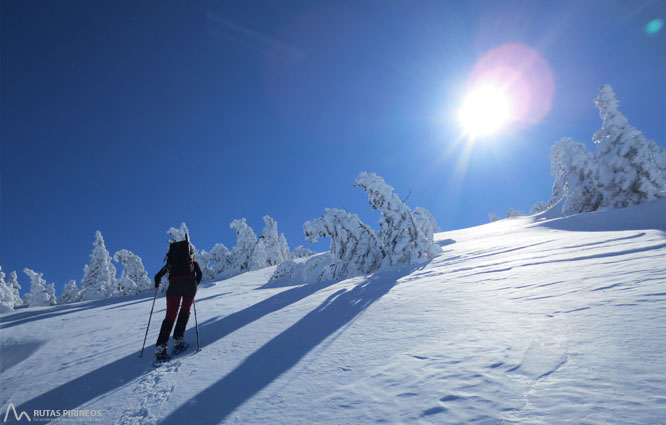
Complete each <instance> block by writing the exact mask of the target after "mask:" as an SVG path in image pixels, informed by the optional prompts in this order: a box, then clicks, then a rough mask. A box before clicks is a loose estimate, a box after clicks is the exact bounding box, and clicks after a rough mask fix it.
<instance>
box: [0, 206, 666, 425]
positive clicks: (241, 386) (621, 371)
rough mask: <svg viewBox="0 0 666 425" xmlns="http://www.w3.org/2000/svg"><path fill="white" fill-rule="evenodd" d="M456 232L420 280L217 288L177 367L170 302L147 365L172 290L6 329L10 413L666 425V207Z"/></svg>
mask: <svg viewBox="0 0 666 425" xmlns="http://www.w3.org/2000/svg"><path fill="white" fill-rule="evenodd" d="M436 238H437V240H438V241H439V243H440V244H441V245H442V247H443V250H444V253H443V254H442V255H441V256H439V257H437V258H436V259H435V260H433V261H432V262H431V263H429V264H427V265H425V266H423V267H420V268H412V269H403V270H392V271H384V272H381V273H377V274H375V275H373V276H370V277H367V278H355V279H350V280H346V281H343V282H337V283H327V284H312V285H304V286H279V287H270V285H268V284H267V282H268V278H269V276H270V274H271V273H272V271H273V268H268V269H264V270H259V271H256V272H250V273H246V274H244V275H241V276H237V277H235V278H232V279H228V280H225V281H222V282H218V283H216V284H214V285H210V286H208V287H204V288H201V289H200V292H199V293H198V295H197V304H196V305H197V313H198V319H199V324H200V326H199V330H200V335H201V343H202V346H203V350H202V351H201V352H200V353H197V354H193V350H191V351H189V352H187V353H184V354H182V355H181V356H179V357H177V358H175V359H174V360H173V361H172V362H171V363H169V364H168V365H166V366H163V367H160V368H157V369H155V368H153V367H151V366H150V365H149V362H150V358H151V356H152V344H154V341H155V339H156V337H157V330H158V327H159V323H160V321H161V320H162V318H163V316H164V308H165V302H164V298H163V297H162V296H161V297H160V298H159V299H158V301H157V305H156V308H155V310H156V312H155V315H154V316H153V323H152V325H151V331H150V334H149V337H148V341H149V347H148V348H147V350H146V351H147V354H146V356H145V357H144V358H141V359H140V358H139V357H138V355H139V351H140V348H141V343H142V341H143V336H144V332H145V326H146V323H147V320H148V313H149V311H150V306H151V301H152V294H147V295H146V296H142V297H135V298H123V299H116V300H105V301H97V302H88V303H78V304H71V305H65V306H56V307H53V308H34V309H24V310H18V311H17V312H15V313H13V314H7V315H3V316H2V331H1V332H2V336H1V342H2V363H1V369H2V372H1V374H0V377H1V379H2V390H1V393H0V403H2V404H1V406H2V411H1V414H2V418H4V414H5V412H6V409H7V406H8V404H9V403H13V404H15V405H16V406H17V411H18V412H19V413H20V412H21V411H26V412H27V413H29V414H30V415H31V416H33V417H34V412H33V410H34V409H40V410H42V411H45V410H49V409H53V410H55V411H56V412H55V413H56V414H57V413H60V414H61V415H62V414H63V411H64V410H66V409H77V410H80V411H83V412H81V413H92V414H95V415H99V416H95V417H83V418H79V419H81V420H82V422H83V423H105V424H153V423H166V424H187V423H199V424H215V423H233V424H315V423H317V424H318V423H323V424H365V423H415V424H421V423H423V424H429V423H437V424H449V423H451V424H459V423H482V424H500V423H507V424H511V423H530V424H559V423H575V424H583V423H585V424H609V423H614V424H615V423H617V424H666V373H664V371H666V200H660V201H653V202H649V203H647V204H644V205H641V206H638V207H632V208H626V209H623V210H613V211H607V212H597V213H591V214H583V215H579V216H573V217H568V218H555V219H549V218H548V215H547V213H546V214H544V215H542V216H536V217H519V218H514V219H507V220H502V221H499V222H495V223H491V224H487V225H483V226H479V227H475V228H470V229H464V230H458V231H452V232H445V233H440V234H437V235H436ZM190 325H191V327H190V329H188V331H187V333H186V337H187V338H188V339H189V340H190V342H193V343H194V342H195V339H196V338H195V332H194V328H193V326H194V320H191V323H190ZM86 410H91V411H92V412H85V411H86ZM41 413H42V414H45V413H47V412H41ZM12 420H13V415H12V414H10V419H9V421H10V422H11V421H12ZM67 420H68V419H67V418H62V417H61V418H59V421H57V422H60V423H66V422H67ZM23 422H25V419H24V420H23ZM79 423H81V422H79Z"/></svg>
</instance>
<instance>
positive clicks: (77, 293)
mask: <svg viewBox="0 0 666 425" xmlns="http://www.w3.org/2000/svg"><path fill="white" fill-rule="evenodd" d="M80 299H81V290H80V289H79V287H78V286H76V281H75V280H70V281H69V282H67V283H66V284H65V287H64V288H63V290H62V294H61V295H60V298H58V304H67V303H73V302H76V301H79V300H80Z"/></svg>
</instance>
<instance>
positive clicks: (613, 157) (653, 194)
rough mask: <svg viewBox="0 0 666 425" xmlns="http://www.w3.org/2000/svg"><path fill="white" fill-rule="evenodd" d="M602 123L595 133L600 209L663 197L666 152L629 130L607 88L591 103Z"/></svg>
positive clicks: (664, 191)
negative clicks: (601, 193) (595, 107)
mask: <svg viewBox="0 0 666 425" xmlns="http://www.w3.org/2000/svg"><path fill="white" fill-rule="evenodd" d="M594 103H595V105H596V106H597V108H599V116H600V117H601V119H602V120H603V124H602V127H601V129H600V130H598V131H597V132H596V133H594V137H593V140H594V142H595V143H597V144H598V145H597V149H596V151H595V157H596V160H597V162H598V164H599V166H600V173H599V183H600V186H601V190H602V192H603V200H602V204H601V206H602V207H612V208H622V207H626V206H629V205H637V204H640V203H642V202H645V201H650V200H653V199H657V198H663V197H666V150H664V149H663V148H661V147H659V146H658V145H657V144H656V143H655V142H654V141H652V140H647V139H646V138H645V136H643V134H642V133H641V132H640V131H638V130H637V129H635V128H634V127H632V126H631V125H630V124H629V122H628V120H627V118H626V117H625V116H624V115H622V113H621V112H620V111H618V104H619V102H618V101H617V99H616V98H615V93H614V92H613V89H612V88H611V86H609V85H604V86H602V87H601V89H600V91H599V96H598V97H597V98H596V99H595V101H594Z"/></svg>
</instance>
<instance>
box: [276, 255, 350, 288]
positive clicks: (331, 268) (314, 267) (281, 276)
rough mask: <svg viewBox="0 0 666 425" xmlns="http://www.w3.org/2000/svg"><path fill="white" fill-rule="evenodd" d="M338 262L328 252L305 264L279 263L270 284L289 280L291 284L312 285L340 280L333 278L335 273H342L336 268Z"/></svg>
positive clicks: (295, 262)
mask: <svg viewBox="0 0 666 425" xmlns="http://www.w3.org/2000/svg"><path fill="white" fill-rule="evenodd" d="M340 264H341V262H340V260H336V259H335V258H333V255H332V254H331V253H330V252H326V253H323V254H317V255H313V256H311V257H310V258H309V259H308V260H307V261H306V262H305V263H303V262H297V261H293V260H289V261H285V262H284V263H280V264H279V265H278V266H277V267H276V269H275V272H273V275H272V276H271V278H270V282H275V281H280V280H289V281H291V282H292V283H314V282H325V281H330V280H337V279H341V278H342V277H335V274H336V273H340V274H344V273H342V271H343V270H342V269H341V268H340V267H337V266H338V265H340Z"/></svg>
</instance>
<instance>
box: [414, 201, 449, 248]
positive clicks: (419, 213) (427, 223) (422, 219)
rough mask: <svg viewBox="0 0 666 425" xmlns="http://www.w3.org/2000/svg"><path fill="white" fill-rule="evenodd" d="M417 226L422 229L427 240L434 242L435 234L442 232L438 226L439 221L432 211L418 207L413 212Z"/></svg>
mask: <svg viewBox="0 0 666 425" xmlns="http://www.w3.org/2000/svg"><path fill="white" fill-rule="evenodd" d="M412 215H413V216H414V221H415V222H416V225H417V226H418V227H419V229H421V231H422V232H423V234H424V235H425V237H426V239H428V240H432V239H433V236H434V234H435V233H438V232H441V231H442V229H441V228H440V227H439V225H438V224H437V220H435V217H434V216H433V215H432V213H431V212H430V211H428V210H427V209H425V208H423V207H416V208H414V211H413V212H412Z"/></svg>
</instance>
